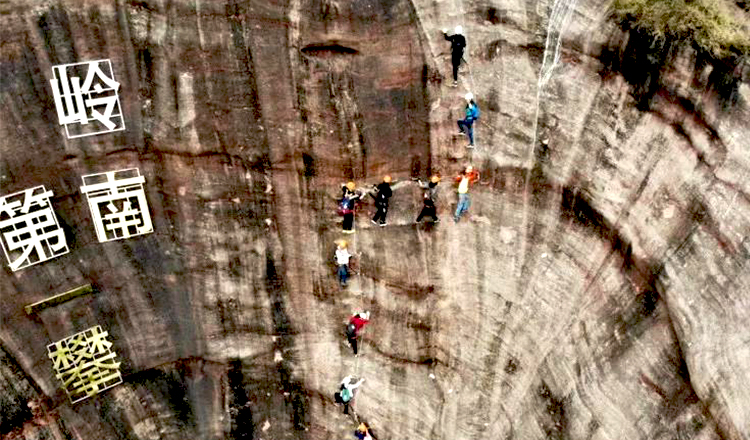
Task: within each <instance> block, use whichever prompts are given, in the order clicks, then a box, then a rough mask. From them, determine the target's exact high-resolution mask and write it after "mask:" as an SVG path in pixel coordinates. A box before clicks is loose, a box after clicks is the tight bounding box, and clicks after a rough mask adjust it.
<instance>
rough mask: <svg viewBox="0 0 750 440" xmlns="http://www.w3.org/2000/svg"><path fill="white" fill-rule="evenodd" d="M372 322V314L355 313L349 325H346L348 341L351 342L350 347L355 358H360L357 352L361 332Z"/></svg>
mask: <svg viewBox="0 0 750 440" xmlns="http://www.w3.org/2000/svg"><path fill="white" fill-rule="evenodd" d="M368 322H370V312H361V313H355V314H354V315H352V317H351V318H349V323H348V324H347V325H346V339H347V340H348V341H349V345H351V347H352V351H354V356H359V353H358V351H357V338H359V332H360V330H362V328H363V327H364V326H365V324H367V323H368Z"/></svg>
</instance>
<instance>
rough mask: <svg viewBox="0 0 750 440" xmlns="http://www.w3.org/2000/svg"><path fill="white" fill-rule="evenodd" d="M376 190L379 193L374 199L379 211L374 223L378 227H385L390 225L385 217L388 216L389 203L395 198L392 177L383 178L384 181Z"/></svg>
mask: <svg viewBox="0 0 750 440" xmlns="http://www.w3.org/2000/svg"><path fill="white" fill-rule="evenodd" d="M376 188H377V190H378V192H377V194H375V195H374V196H373V197H375V207H376V208H377V209H378V212H376V213H375V217H373V218H372V222H373V223H374V224H376V225H377V224H379V225H380V226H385V225H387V224H388V222H386V220H385V216H386V215H388V201H389V200H390V198H391V197H392V196H393V190H391V176H385V177H383V181H382V182H381V183H380V184H378V186H377V187H376Z"/></svg>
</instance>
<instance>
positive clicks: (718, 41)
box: [613, 0, 750, 58]
mask: <svg viewBox="0 0 750 440" xmlns="http://www.w3.org/2000/svg"><path fill="white" fill-rule="evenodd" d="M613 7H614V11H615V15H616V16H618V17H619V18H620V19H622V20H624V21H626V22H628V23H629V24H630V26H632V27H634V28H637V29H642V30H644V31H647V32H650V33H651V34H653V35H654V37H657V38H669V39H681V40H685V41H692V42H694V43H695V44H696V45H697V46H698V47H699V48H701V49H703V50H705V51H707V52H708V53H710V54H711V55H713V56H714V57H716V58H724V57H727V56H731V55H733V54H748V53H750V34H749V33H748V29H749V28H750V26H748V24H750V20H748V17H747V13H746V12H745V11H744V10H743V9H741V8H739V7H737V5H736V4H735V3H734V2H730V1H727V0H614V3H613Z"/></svg>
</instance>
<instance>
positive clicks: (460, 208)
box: [453, 165, 479, 223]
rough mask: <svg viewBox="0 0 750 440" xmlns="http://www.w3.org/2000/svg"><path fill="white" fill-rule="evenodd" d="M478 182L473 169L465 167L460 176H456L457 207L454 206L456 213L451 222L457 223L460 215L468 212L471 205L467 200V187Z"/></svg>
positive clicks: (476, 173)
mask: <svg viewBox="0 0 750 440" xmlns="http://www.w3.org/2000/svg"><path fill="white" fill-rule="evenodd" d="M477 180H479V172H478V171H476V170H474V167H473V166H471V165H467V166H466V169H464V171H463V172H461V174H459V175H458V176H456V179H455V181H456V183H458V205H457V206H456V213H455V214H454V216H453V221H454V222H456V223H458V220H459V219H460V218H461V215H462V214H463V213H464V212H466V211H468V210H469V206H470V205H471V199H469V187H470V186H471V185H472V184H474V182H476V181H477Z"/></svg>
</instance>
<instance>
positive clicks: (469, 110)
mask: <svg viewBox="0 0 750 440" xmlns="http://www.w3.org/2000/svg"><path fill="white" fill-rule="evenodd" d="M464 98H466V110H465V115H466V117H465V118H464V119H459V120H458V134H459V135H464V134H465V135H467V136H469V145H467V147H468V148H474V121H476V120H477V119H479V113H480V112H479V106H478V105H477V103H476V101H474V95H473V94H472V93H471V92H469V93H467V94H466V96H464Z"/></svg>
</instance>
